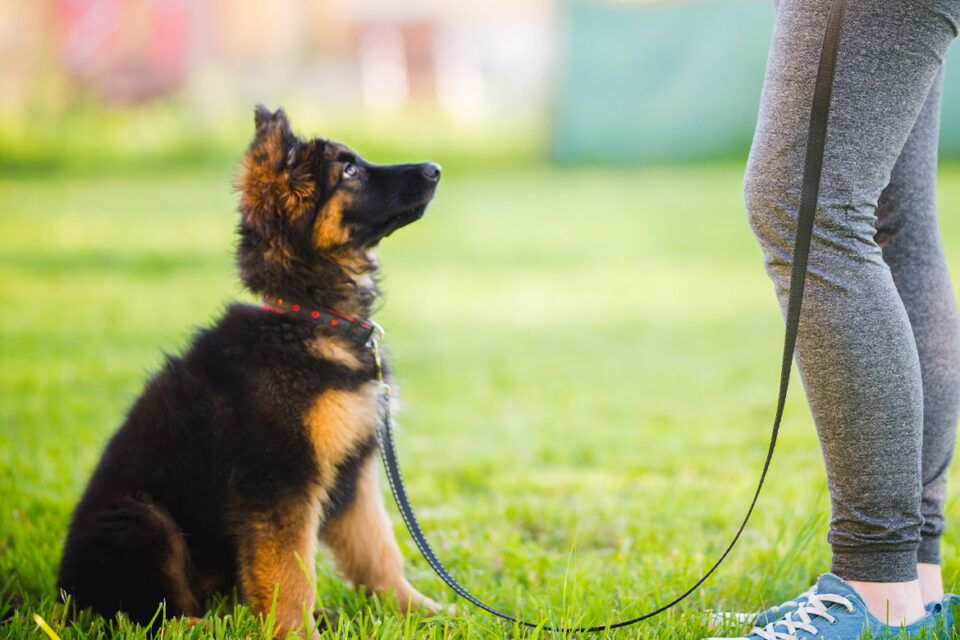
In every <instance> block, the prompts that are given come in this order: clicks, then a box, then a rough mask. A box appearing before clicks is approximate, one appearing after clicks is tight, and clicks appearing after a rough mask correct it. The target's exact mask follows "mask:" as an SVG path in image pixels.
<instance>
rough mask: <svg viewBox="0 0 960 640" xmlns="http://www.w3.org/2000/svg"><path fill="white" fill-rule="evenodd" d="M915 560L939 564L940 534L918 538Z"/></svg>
mask: <svg viewBox="0 0 960 640" xmlns="http://www.w3.org/2000/svg"><path fill="white" fill-rule="evenodd" d="M917 562H923V563H925V564H940V536H932V537H929V538H927V537H924V538H921V539H920V548H918V549H917Z"/></svg>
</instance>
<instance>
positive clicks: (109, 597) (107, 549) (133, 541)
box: [58, 497, 203, 624]
mask: <svg viewBox="0 0 960 640" xmlns="http://www.w3.org/2000/svg"><path fill="white" fill-rule="evenodd" d="M191 571H192V570H191V558H190V552H189V549H188V548H187V545H186V543H185V542H184V537H183V532H182V531H181V530H180V528H179V527H178V526H177V523H176V522H175V521H174V520H173V518H172V517H171V515H170V514H169V513H168V512H167V510H166V509H164V508H163V507H162V506H159V505H157V504H154V503H152V502H150V501H148V500H141V499H136V498H131V497H122V498H117V499H115V500H112V501H109V502H107V503H105V504H104V505H101V506H99V507H98V508H96V509H89V510H88V509H87V508H85V505H81V507H79V508H78V510H77V514H76V515H75V516H74V521H73V523H72V524H71V527H70V534H69V536H68V538H67V542H66V545H65V547H64V553H63V561H62V563H61V565H60V578H59V580H58V584H59V587H60V588H61V589H63V590H64V591H66V592H67V593H68V594H71V595H72V596H73V597H74V602H76V604H77V606H78V607H79V608H85V607H92V608H93V609H94V610H95V611H96V612H97V613H99V614H101V615H103V616H105V617H109V616H112V615H113V614H115V613H116V612H117V611H124V612H126V613H127V614H128V615H129V616H130V618H131V619H132V620H134V621H135V622H138V623H140V624H147V623H149V622H150V621H151V620H153V619H154V617H155V616H156V614H157V611H158V610H159V608H160V606H161V605H165V612H166V616H167V617H175V616H200V615H202V614H203V610H202V608H201V606H200V603H199V602H198V601H197V597H196V595H195V594H194V592H193V590H192V588H191V585H190V574H191Z"/></svg>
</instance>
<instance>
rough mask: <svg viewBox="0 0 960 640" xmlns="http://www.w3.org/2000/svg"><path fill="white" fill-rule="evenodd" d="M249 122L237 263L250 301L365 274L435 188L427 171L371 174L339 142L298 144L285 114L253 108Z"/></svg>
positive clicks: (371, 167)
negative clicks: (383, 244) (375, 252)
mask: <svg viewBox="0 0 960 640" xmlns="http://www.w3.org/2000/svg"><path fill="white" fill-rule="evenodd" d="M254 122H255V124H256V133H255V135H254V138H253V142H252V143H251V144H250V149H249V151H248V152H247V155H246V157H245V158H244V161H243V167H242V169H241V172H240V177H239V181H238V189H239V191H240V213H241V221H240V234H241V243H240V247H239V250H238V261H239V265H240V273H241V277H243V279H244V281H245V282H246V283H247V285H248V286H250V287H251V289H253V290H254V291H256V292H270V293H274V292H279V291H280V289H279V288H278V287H281V286H282V287H283V288H284V289H287V290H290V288H291V287H294V288H296V287H297V286H308V287H310V288H316V287H317V286H321V287H322V286H323V283H318V282H312V283H309V284H308V283H306V282H304V283H297V282H296V281H297V279H302V280H307V279H311V278H313V279H316V278H317V277H320V278H323V277H325V276H330V275H331V273H332V271H335V267H339V268H340V269H341V271H343V270H346V271H358V270H359V271H364V270H366V271H369V270H372V268H373V265H374V264H375V263H374V262H373V259H372V255H371V252H370V250H371V249H373V248H374V247H375V246H376V245H377V243H378V242H379V241H380V240H381V239H383V238H384V237H386V236H388V235H390V234H391V233H393V232H394V231H396V230H397V229H399V228H400V227H403V226H405V225H407V224H409V223H411V222H413V221H414V220H417V219H418V218H420V217H421V216H422V215H423V213H424V211H426V208H427V205H428V204H429V203H430V199H431V198H432V197H433V194H434V191H435V190H436V187H437V182H438V181H439V180H440V167H439V166H438V165H436V164H433V163H423V164H395V165H378V164H373V163H370V162H367V161H366V160H364V159H363V158H361V157H360V156H359V155H358V154H357V153H356V152H354V151H352V150H351V149H350V148H348V147H347V146H346V145H343V144H341V143H339V142H334V141H332V140H325V139H322V138H314V139H313V140H302V139H301V138H299V137H297V136H296V135H294V133H293V132H292V131H291V129H290V122H289V121H288V119H287V116H286V114H285V113H284V111H283V109H278V110H277V111H275V112H270V111H269V110H268V109H266V108H265V107H263V106H258V107H257V108H256V113H255V117H254ZM278 280H280V281H281V282H278ZM268 290H269V291H268ZM294 293H296V292H294Z"/></svg>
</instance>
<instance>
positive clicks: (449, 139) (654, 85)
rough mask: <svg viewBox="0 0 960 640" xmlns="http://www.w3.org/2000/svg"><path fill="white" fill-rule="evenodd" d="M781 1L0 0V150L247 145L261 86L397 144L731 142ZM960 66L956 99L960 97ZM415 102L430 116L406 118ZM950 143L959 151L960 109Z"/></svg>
mask: <svg viewBox="0 0 960 640" xmlns="http://www.w3.org/2000/svg"><path fill="white" fill-rule="evenodd" d="M772 20H773V7H772V3H770V2H767V1H766V0H723V1H719V0H713V1H699V2H670V1H657V2H653V1H647V2H643V1H634V2H617V1H599V0H490V1H488V2H470V3H466V2H445V1H443V0H402V1H401V0H364V1H361V2H357V1H351V0H317V1H316V2H301V1H299V0H276V1H275V2H269V3H264V2H255V1H253V0H205V1H203V2H192V1H189V0H168V1H164V2H160V1H159V0H157V1H150V0H35V1H30V0H3V2H0V59H2V60H3V64H2V65H0V117H2V122H3V127H2V130H0V168H6V169H8V170H18V169H24V168H28V167H31V166H33V167H50V166H52V165H56V164H61V165H62V164H64V163H69V162H70V160H71V158H75V156H73V155H72V154H76V156H82V157H84V158H86V159H88V160H93V159H94V158H96V159H100V160H106V159H109V158H111V157H113V158H116V157H117V156H123V157H124V158H125V159H126V161H127V162H129V161H130V154H135V155H137V156H142V155H153V154H160V155H166V156H168V157H177V158H179V159H180V160H186V159H188V158H190V157H193V158H194V159H197V158H196V157H195V156H206V157H207V158H209V157H211V156H215V155H217V154H222V155H224V156H226V155H230V154H235V153H236V150H237V145H238V141H239V140H240V139H242V138H243V137H244V136H245V135H246V134H247V128H246V124H247V120H248V112H249V106H250V105H252V104H254V103H256V102H261V101H262V102H265V103H268V104H269V105H271V106H272V105H276V104H284V105H286V106H287V108H288V110H290V111H292V112H293V113H294V114H296V119H297V121H298V122H300V123H301V126H302V128H303V129H304V130H307V129H309V130H311V131H313V130H314V129H316V130H317V131H318V132H320V133H322V132H323V131H325V130H326V129H327V128H330V126H331V123H332V122H337V123H347V122H351V121H352V122H354V123H358V124H359V122H363V123H364V126H363V127H359V128H361V129H364V128H368V127H373V131H372V132H371V133H372V135H367V136H363V137H369V138H372V139H374V140H376V141H377V143H378V144H383V145H386V146H390V145H396V146H400V147H405V148H409V145H410V144H411V142H412V143H414V144H419V145H424V146H429V145H428V144H426V141H425V140H423V138H424V137H429V138H431V139H442V140H441V141H439V142H438V144H440V145H442V146H449V144H450V143H456V142H459V143H460V144H459V145H457V146H459V147H461V149H460V150H461V151H462V152H469V151H470V150H471V148H472V147H486V149H478V148H474V149H473V150H474V151H476V152H478V153H479V152H480V151H485V152H486V153H489V154H493V155H501V154H502V155H515V156H522V155H524V154H526V155H529V156H532V157H536V158H538V159H542V160H548V159H549V160H554V161H558V162H564V163H584V162H591V163H611V162H625V163H636V162H645V163H649V162H664V161H666V162H673V161H688V160H691V159H704V158H716V157H732V156H736V155H738V154H739V155H742V153H743V151H744V149H745V148H746V147H747V146H748V144H749V140H750V136H751V133H752V130H753V124H754V114H755V111H756V102H757V97H758V93H759V88H760V84H761V81H762V76H763V65H764V60H765V55H766V48H767V44H768V41H769V34H770V29H771V25H772ZM952 71H955V72H956V73H951V77H950V78H949V79H948V82H947V83H946V85H947V94H946V98H945V102H944V111H945V113H952V112H956V111H957V110H960V88H958V87H960V82H957V81H955V80H954V78H955V77H957V76H960V68H957V69H952ZM418 115H419V116H420V118H421V119H422V120H426V121H428V122H430V123H431V125H432V126H431V127H429V131H428V132H423V131H420V130H412V129H411V128H412V127H414V126H415V125H414V124H413V122H415V120H416V116H418ZM404 118H407V119H408V120H409V121H408V122H407V126H397V123H398V122H405V121H404ZM387 123H389V124H387ZM325 125H326V126H325ZM439 125H446V126H447V128H446V129H445V130H439V127H438V126H439ZM490 131H497V132H498V133H501V134H506V133H512V134H513V136H512V137H511V138H510V139H509V142H508V141H507V139H504V138H499V137H491V136H487V135H486V133H485V132H490ZM464 133H468V135H466V136H464ZM407 138H409V139H410V140H408V139H407ZM484 142H486V143H487V144H483V143H484ZM942 146H943V151H944V153H946V154H947V155H957V154H960V124H958V123H957V121H956V119H952V118H948V119H947V120H946V121H945V123H944V131H943V143H942Z"/></svg>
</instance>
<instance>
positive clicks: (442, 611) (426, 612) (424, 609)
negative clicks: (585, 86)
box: [407, 591, 458, 618]
mask: <svg viewBox="0 0 960 640" xmlns="http://www.w3.org/2000/svg"><path fill="white" fill-rule="evenodd" d="M414 610H416V611H418V612H419V613H420V615H422V616H424V617H427V618H430V617H433V616H455V615H457V614H458V610H457V607H456V606H455V605H452V604H451V605H446V606H444V605H442V604H440V603H439V602H437V601H436V600H433V599H432V598H428V597H427V596H425V595H423V594H422V593H420V592H419V591H414V592H413V593H412V594H410V600H409V603H408V605H407V611H408V612H410V611H414Z"/></svg>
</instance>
